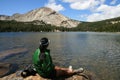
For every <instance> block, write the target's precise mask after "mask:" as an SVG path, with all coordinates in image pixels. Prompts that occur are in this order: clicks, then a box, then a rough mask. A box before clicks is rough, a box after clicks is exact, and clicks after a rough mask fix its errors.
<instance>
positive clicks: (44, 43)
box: [39, 37, 49, 49]
mask: <svg viewBox="0 0 120 80" xmlns="http://www.w3.org/2000/svg"><path fill="white" fill-rule="evenodd" d="M48 45H49V40H48V38H46V37H44V38H41V39H40V47H39V48H40V49H46V48H47V47H48Z"/></svg>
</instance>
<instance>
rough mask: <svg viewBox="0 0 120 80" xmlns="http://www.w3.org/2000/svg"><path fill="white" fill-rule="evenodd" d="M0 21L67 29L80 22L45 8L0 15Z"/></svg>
mask: <svg viewBox="0 0 120 80" xmlns="http://www.w3.org/2000/svg"><path fill="white" fill-rule="evenodd" d="M0 20H15V21H17V22H31V21H36V20H37V21H43V22H44V23H46V24H51V25H54V26H59V27H60V26H64V27H67V28H71V27H76V26H77V25H78V24H79V23H80V22H79V21H76V20H73V19H70V18H68V17H65V16H63V15H62V14H60V13H58V12H56V11H54V10H52V9H50V8H47V7H42V8H38V9H34V10H31V11H29V12H27V13H25V14H19V13H16V14H13V15H12V16H5V15H0Z"/></svg>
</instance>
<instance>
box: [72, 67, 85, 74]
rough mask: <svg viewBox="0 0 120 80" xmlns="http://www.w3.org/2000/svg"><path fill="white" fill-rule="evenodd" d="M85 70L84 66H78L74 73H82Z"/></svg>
mask: <svg viewBox="0 0 120 80" xmlns="http://www.w3.org/2000/svg"><path fill="white" fill-rule="evenodd" d="M83 71H84V69H83V68H78V69H75V70H74V73H82V72H83Z"/></svg>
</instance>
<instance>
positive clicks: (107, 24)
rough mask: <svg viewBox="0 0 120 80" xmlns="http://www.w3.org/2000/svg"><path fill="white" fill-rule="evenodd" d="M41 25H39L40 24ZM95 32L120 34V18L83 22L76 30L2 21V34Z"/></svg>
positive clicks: (36, 23)
mask: <svg viewBox="0 0 120 80" xmlns="http://www.w3.org/2000/svg"><path fill="white" fill-rule="evenodd" d="M38 23H39V24H38ZM57 30H58V31H61V32H64V31H67V32H68V31H94V32H98V31H99V32H120V17H119V18H114V19H108V20H103V21H97V22H82V23H80V24H79V25H78V26H76V27H74V28H66V27H62V26H61V27H57V26H54V25H51V24H46V23H44V22H43V21H32V22H17V21H15V20H12V21H0V32H19V31H23V32H30V31H34V32H54V31H57Z"/></svg>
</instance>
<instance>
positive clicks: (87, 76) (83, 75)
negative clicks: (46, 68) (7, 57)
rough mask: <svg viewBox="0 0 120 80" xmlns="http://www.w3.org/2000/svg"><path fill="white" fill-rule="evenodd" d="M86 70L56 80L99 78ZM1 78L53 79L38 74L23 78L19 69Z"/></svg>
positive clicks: (24, 79)
mask: <svg viewBox="0 0 120 80" xmlns="http://www.w3.org/2000/svg"><path fill="white" fill-rule="evenodd" d="M86 72H87V71H85V73H81V74H78V75H73V76H70V77H67V78H57V79H54V80H99V79H97V78H96V77H95V75H93V74H92V73H89V72H87V73H86ZM0 80H51V79H45V78H42V77H40V76H39V75H38V74H36V75H35V76H29V77H27V78H22V77H21V76H20V71H17V72H16V73H14V74H11V75H8V76H6V77H3V78H0Z"/></svg>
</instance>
